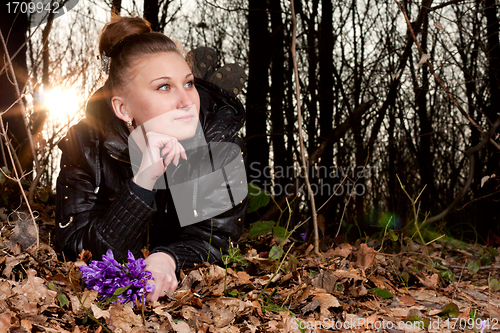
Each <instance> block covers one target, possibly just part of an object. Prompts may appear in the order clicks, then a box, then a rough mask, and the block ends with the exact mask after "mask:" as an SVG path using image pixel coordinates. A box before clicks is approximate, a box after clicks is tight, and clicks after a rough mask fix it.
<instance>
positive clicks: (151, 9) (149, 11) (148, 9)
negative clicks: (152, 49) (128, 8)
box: [144, 0, 160, 31]
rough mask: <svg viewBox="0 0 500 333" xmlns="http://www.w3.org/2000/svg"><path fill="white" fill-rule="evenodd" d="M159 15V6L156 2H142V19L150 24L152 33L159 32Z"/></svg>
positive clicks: (146, 0)
mask: <svg viewBox="0 0 500 333" xmlns="http://www.w3.org/2000/svg"><path fill="white" fill-rule="evenodd" d="M159 13H160V4H159V3H158V0H144V18H145V19H146V20H148V22H149V23H151V29H153V31H159V28H160V27H159V21H158V16H159Z"/></svg>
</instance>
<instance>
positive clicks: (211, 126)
mask: <svg viewBox="0 0 500 333" xmlns="http://www.w3.org/2000/svg"><path fill="white" fill-rule="evenodd" d="M196 88H197V90H198V93H199V95H200V101H201V110H200V122H201V125H202V128H203V133H204V135H205V139H206V142H207V143H209V142H231V143H235V144H236V145H232V147H236V148H239V149H241V153H240V151H239V149H238V151H237V152H236V153H237V154H242V155H243V157H244V160H245V161H246V151H245V149H244V146H243V141H242V140H241V138H240V137H239V136H238V131H239V130H240V128H241V127H242V125H243V123H244V120H245V114H244V108H243V105H242V104H241V102H240V101H239V100H238V99H237V98H235V97H233V96H232V95H231V94H229V93H227V92H226V91H224V90H222V89H220V88H219V87H217V86H215V85H213V84H211V83H208V82H205V81H202V80H197V81H196ZM128 135H129V132H128V129H127V128H126V125H125V124H124V122H123V121H121V120H119V119H118V118H117V117H116V116H115V115H114V113H113V110H112V109H111V106H110V104H109V99H108V98H105V97H104V88H101V90H99V91H98V92H96V93H95V94H94V96H93V97H92V98H91V99H90V101H89V102H88V105H87V111H86V118H84V119H83V120H82V121H80V122H79V123H78V124H76V125H74V126H72V127H71V128H70V130H69V131H68V134H67V136H66V137H65V138H64V139H63V140H62V141H61V142H60V143H59V148H60V149H61V150H62V158H61V172H60V174H59V177H58V179H57V207H56V230H55V234H56V248H57V250H58V251H63V252H64V253H65V255H66V258H68V259H70V260H74V259H75V258H76V256H77V255H78V254H79V253H80V252H81V251H82V250H83V249H87V250H89V251H90V252H91V253H92V257H93V258H94V259H99V260H100V258H101V256H102V254H104V253H105V252H106V251H107V249H112V250H113V253H114V255H115V258H116V259H117V260H118V261H122V260H124V259H126V257H127V250H131V251H132V252H133V253H134V255H136V256H137V255H139V254H140V250H141V249H142V248H144V247H145V246H146V245H147V244H149V249H150V251H151V252H152V253H154V252H159V251H163V252H166V253H168V254H170V255H172V257H173V258H174V259H175V262H176V267H177V270H176V273H177V274H178V273H179V270H180V269H181V268H183V267H184V268H187V267H191V266H193V265H194V264H196V263H201V262H204V261H207V260H208V261H209V262H218V263H220V260H221V250H222V252H224V251H226V250H227V248H228V245H229V239H231V241H237V240H238V238H239V237H240V236H241V233H242V230H243V223H244V218H245V213H246V208H247V203H248V198H246V199H244V200H242V202H239V203H236V206H235V207H233V208H232V209H230V210H229V211H227V212H225V213H223V214H220V215H218V216H216V217H214V218H212V219H208V220H204V221H202V222H199V223H196V224H192V225H188V226H186V227H181V226H180V224H179V220H178V217H177V214H176V211H175V207H174V204H173V200H172V195H171V193H170V191H169V190H168V189H166V190H157V191H156V194H155V199H154V201H153V203H152V205H151V206H150V205H148V204H147V203H145V202H144V201H143V200H141V199H140V198H139V197H138V196H137V195H136V194H135V192H134V191H132V190H131V188H130V179H131V178H132V177H133V172H132V168H131V165H130V158H129V151H128V142H127V138H128ZM233 155H234V154H233ZM169 167H173V165H170V166H169ZM182 167H183V163H179V165H178V166H177V168H182ZM184 168H185V166H184Z"/></svg>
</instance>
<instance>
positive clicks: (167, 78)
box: [151, 73, 194, 83]
mask: <svg viewBox="0 0 500 333" xmlns="http://www.w3.org/2000/svg"><path fill="white" fill-rule="evenodd" d="M190 76H194V75H193V73H189V74H187V75H186V77H185V78H188V77H190ZM171 79H172V78H171V77H170V76H162V77H159V78H156V79H154V80H153V81H151V83H153V82H155V81H158V80H171Z"/></svg>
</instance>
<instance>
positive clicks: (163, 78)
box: [151, 76, 172, 83]
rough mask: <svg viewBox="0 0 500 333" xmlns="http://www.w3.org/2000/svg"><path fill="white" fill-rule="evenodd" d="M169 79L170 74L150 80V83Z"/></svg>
mask: <svg viewBox="0 0 500 333" xmlns="http://www.w3.org/2000/svg"><path fill="white" fill-rule="evenodd" d="M171 79H172V78H171V77H170V76H162V77H159V78H156V79H154V80H152V81H151V83H153V82H155V81H158V80H171Z"/></svg>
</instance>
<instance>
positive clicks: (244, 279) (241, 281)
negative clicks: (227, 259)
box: [236, 271, 251, 285]
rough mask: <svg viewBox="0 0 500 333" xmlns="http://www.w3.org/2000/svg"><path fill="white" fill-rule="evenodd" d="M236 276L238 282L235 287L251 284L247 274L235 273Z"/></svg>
mask: <svg viewBox="0 0 500 333" xmlns="http://www.w3.org/2000/svg"><path fill="white" fill-rule="evenodd" d="M237 275H238V280H237V281H236V284H237V285H242V284H247V283H251V282H250V275H248V273H247V272H243V271H240V272H238V273H237Z"/></svg>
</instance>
